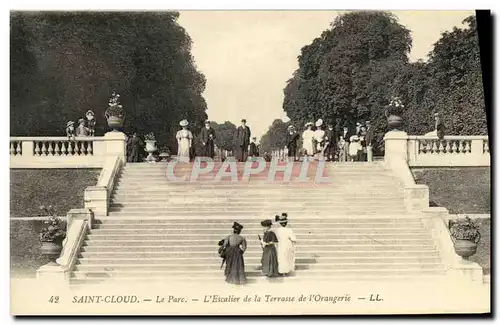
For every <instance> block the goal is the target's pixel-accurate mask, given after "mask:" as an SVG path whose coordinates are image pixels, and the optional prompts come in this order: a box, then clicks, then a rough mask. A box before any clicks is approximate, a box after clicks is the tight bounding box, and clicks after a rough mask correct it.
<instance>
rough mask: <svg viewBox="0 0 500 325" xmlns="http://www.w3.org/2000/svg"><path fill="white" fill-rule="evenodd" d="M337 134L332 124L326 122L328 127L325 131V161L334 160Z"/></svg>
mask: <svg viewBox="0 0 500 325" xmlns="http://www.w3.org/2000/svg"><path fill="white" fill-rule="evenodd" d="M337 141H338V140H337V134H336V132H335V130H334V129H333V125H332V124H328V127H327V129H326V132H325V143H326V149H325V156H326V161H334V159H335V153H336V152H337Z"/></svg>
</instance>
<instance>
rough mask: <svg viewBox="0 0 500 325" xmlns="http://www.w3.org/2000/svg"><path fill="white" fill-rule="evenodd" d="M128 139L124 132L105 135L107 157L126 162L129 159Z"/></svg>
mask: <svg viewBox="0 0 500 325" xmlns="http://www.w3.org/2000/svg"><path fill="white" fill-rule="evenodd" d="M126 139H127V137H126V136H125V134H124V133H122V132H108V133H106V134H105V135H104V143H105V144H106V153H105V155H106V156H107V157H115V156H118V157H120V158H121V159H122V160H123V161H124V162H125V161H126V157H127V141H126Z"/></svg>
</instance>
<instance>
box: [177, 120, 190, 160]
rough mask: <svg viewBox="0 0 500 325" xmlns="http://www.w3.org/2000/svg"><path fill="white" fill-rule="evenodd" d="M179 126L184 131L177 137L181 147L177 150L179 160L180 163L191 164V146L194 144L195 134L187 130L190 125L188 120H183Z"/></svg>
mask: <svg viewBox="0 0 500 325" xmlns="http://www.w3.org/2000/svg"><path fill="white" fill-rule="evenodd" d="M179 124H180V126H181V127H182V130H179V131H178V132H177V135H176V138H177V144H178V147H179V149H178V150H177V159H178V160H179V161H183V162H189V156H190V152H191V145H192V143H193V134H192V133H191V131H189V130H188V128H187V126H188V125H189V123H188V121H187V120H182V121H181V122H180V123H179Z"/></svg>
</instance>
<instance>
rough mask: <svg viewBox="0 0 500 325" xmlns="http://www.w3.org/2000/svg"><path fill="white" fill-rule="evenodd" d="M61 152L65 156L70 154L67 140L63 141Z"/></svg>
mask: <svg viewBox="0 0 500 325" xmlns="http://www.w3.org/2000/svg"><path fill="white" fill-rule="evenodd" d="M61 154H62V155H64V156H67V155H68V142H66V141H63V142H62V150H61Z"/></svg>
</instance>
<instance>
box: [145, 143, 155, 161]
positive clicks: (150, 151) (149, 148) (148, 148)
mask: <svg viewBox="0 0 500 325" xmlns="http://www.w3.org/2000/svg"><path fill="white" fill-rule="evenodd" d="M145 142H146V152H147V153H148V156H147V158H146V160H147V161H148V162H154V161H156V159H155V158H154V156H153V153H154V152H155V151H156V150H158V149H157V148H156V140H146V141H145Z"/></svg>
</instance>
